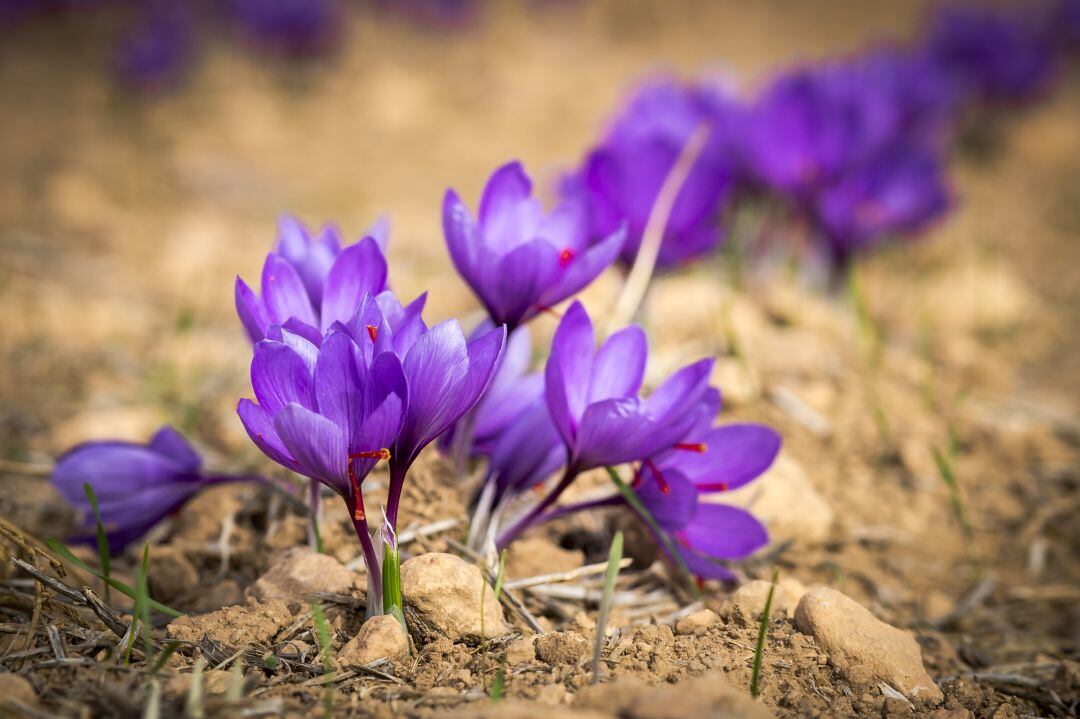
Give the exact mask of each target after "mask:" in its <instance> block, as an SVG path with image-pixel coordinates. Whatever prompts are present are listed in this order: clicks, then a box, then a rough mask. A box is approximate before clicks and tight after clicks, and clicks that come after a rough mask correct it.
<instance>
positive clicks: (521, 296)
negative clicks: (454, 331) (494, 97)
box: [443, 162, 624, 332]
mask: <svg viewBox="0 0 1080 719" xmlns="http://www.w3.org/2000/svg"><path fill="white" fill-rule="evenodd" d="M443 232H444V234H445V236H446V245H447V248H448V249H449V251H450V257H451V259H452V260H453V262H454V267H456V268H457V271H458V273H459V274H460V275H461V276H462V278H463V279H464V280H465V281H466V282H467V283H468V284H469V287H470V288H471V289H472V291H473V293H474V294H475V295H476V297H477V299H479V300H480V302H481V303H482V304H483V305H484V308H485V309H486V310H487V313H488V316H489V317H490V319H491V321H492V322H493V323H494V324H496V325H506V326H507V331H508V332H513V331H514V329H515V328H517V327H518V326H519V325H520V324H522V323H523V322H526V321H527V320H529V319H530V318H532V317H533V316H535V315H536V314H538V313H539V312H542V311H544V310H545V309H547V308H550V307H553V306H554V305H556V304H558V303H560V302H562V301H563V300H565V299H567V298H569V297H570V296H572V295H574V294H576V293H577V292H579V291H580V290H582V289H583V288H584V287H585V286H586V285H588V284H589V283H590V282H592V281H593V280H594V279H596V277H597V275H599V274H600V273H601V272H603V271H604V269H605V268H607V267H608V266H609V265H611V263H612V262H614V261H615V258H616V257H617V256H618V253H619V250H620V249H621V247H622V244H623V238H624V234H623V233H622V232H621V231H620V230H619V228H618V227H617V226H616V227H613V228H612V230H611V232H610V233H609V234H608V235H607V236H606V237H604V238H602V239H600V240H599V241H598V242H596V243H595V244H593V245H591V246H590V244H589V238H588V236H587V227H586V215H585V210H584V207H583V206H582V205H581V203H579V202H576V201H568V202H563V203H562V204H560V205H559V206H558V207H556V208H555V210H554V211H552V212H551V213H550V214H545V213H544V211H543V209H542V208H541V206H540V202H539V200H537V199H536V198H534V197H532V182H531V181H530V180H529V177H528V175H526V174H525V170H524V168H523V167H522V166H521V163H518V162H511V163H509V164H507V165H503V166H502V167H500V168H499V169H497V170H496V171H495V172H494V174H492V176H491V178H490V179H489V180H488V183H487V185H486V186H485V188H484V193H483V196H482V197H481V199H480V211H479V215H478V217H477V218H474V217H473V216H472V215H471V214H470V213H469V211H468V209H467V208H466V207H465V205H464V203H463V202H462V201H461V198H460V197H458V194H457V193H456V192H454V191H453V190H447V192H446V198H445V200H444V202H443Z"/></svg>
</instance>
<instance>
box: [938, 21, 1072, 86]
mask: <svg viewBox="0 0 1080 719" xmlns="http://www.w3.org/2000/svg"><path fill="white" fill-rule="evenodd" d="M1021 12H1023V14H1021ZM924 52H925V53H926V54H927V55H928V57H929V58H930V59H931V61H932V62H933V63H934V64H935V66H936V67H937V68H938V72H939V73H941V74H942V75H943V76H944V77H946V78H948V79H949V80H950V81H951V82H952V83H953V84H954V87H955V91H956V92H957V93H958V94H959V95H960V96H961V97H970V98H971V99H974V100H983V101H1006V102H1013V101H1021V102H1022V101H1026V100H1030V99H1032V98H1034V97H1036V96H1038V95H1039V94H1040V93H1041V92H1043V91H1044V90H1045V89H1046V88H1047V86H1048V85H1049V84H1050V82H1051V80H1052V79H1053V76H1054V73H1055V71H1056V69H1057V68H1056V64H1055V57H1054V53H1053V43H1052V39H1051V37H1050V36H1049V34H1048V33H1047V32H1046V28H1045V26H1044V24H1043V23H1041V22H1040V21H1039V17H1038V13H1034V14H1032V13H1028V12H1026V11H1010V10H994V9H991V8H987V7H984V6H978V5H953V6H947V7H943V8H941V9H939V11H938V12H937V14H936V15H935V16H934V17H933V18H932V19H931V22H930V27H929V29H928V31H927V39H926V44H925V48H924Z"/></svg>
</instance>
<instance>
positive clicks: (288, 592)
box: [251, 547, 356, 601]
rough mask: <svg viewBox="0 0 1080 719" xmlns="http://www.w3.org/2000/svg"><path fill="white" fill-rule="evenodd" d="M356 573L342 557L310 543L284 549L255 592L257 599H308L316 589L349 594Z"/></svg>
mask: <svg viewBox="0 0 1080 719" xmlns="http://www.w3.org/2000/svg"><path fill="white" fill-rule="evenodd" d="M355 578H356V575H354V574H353V573H352V572H350V571H349V570H348V569H346V568H345V565H343V564H342V563H341V562H339V561H338V560H336V559H334V558H333V557H331V556H329V555H327V554H319V553H318V552H316V551H315V550H313V549H310V548H308V547H294V548H293V549H290V550H288V551H287V552H284V553H283V554H282V555H281V556H280V557H278V559H277V561H275V562H274V563H273V564H272V565H271V566H270V569H268V570H267V571H266V573H265V574H263V575H262V576H261V577H259V578H258V579H257V580H255V584H254V585H252V587H251V595H252V596H253V597H255V598H256V599H260V600H262V601H267V600H270V599H284V600H287V601H304V600H305V599H306V597H307V596H308V595H310V594H314V593H315V592H327V593H329V594H348V593H349V592H351V591H352V589H353V586H354V580H355Z"/></svg>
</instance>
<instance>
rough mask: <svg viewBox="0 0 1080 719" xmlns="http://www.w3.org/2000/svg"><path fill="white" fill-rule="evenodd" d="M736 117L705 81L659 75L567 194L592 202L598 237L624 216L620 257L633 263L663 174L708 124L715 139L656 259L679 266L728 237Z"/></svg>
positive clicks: (570, 181) (569, 181)
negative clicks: (724, 224)
mask: <svg viewBox="0 0 1080 719" xmlns="http://www.w3.org/2000/svg"><path fill="white" fill-rule="evenodd" d="M736 117H737V111H736V109H735V104H734V102H733V101H731V100H729V99H728V98H727V97H726V96H725V95H724V93H723V92H722V91H721V90H720V89H718V88H717V87H715V86H714V85H711V84H708V83H705V82H703V83H699V84H689V83H682V82H679V81H677V80H674V79H671V78H659V79H655V80H652V81H650V82H648V83H646V84H644V85H643V86H641V87H640V88H639V89H638V90H637V91H636V92H635V93H634V94H633V95H632V96H631V98H630V99H629V101H628V102H627V103H626V106H625V108H624V109H623V110H622V111H621V112H620V113H619V115H618V116H617V117H616V118H615V120H614V121H613V122H612V124H611V126H610V128H609V129H608V131H607V133H606V135H605V137H604V138H603V140H602V141H601V142H600V143H599V144H598V145H597V147H595V148H594V149H593V150H592V151H591V152H590V153H589V154H588V156H587V157H586V158H585V160H584V162H583V163H582V166H581V167H580V168H579V169H578V170H577V171H575V172H574V173H573V174H572V175H570V176H569V177H567V178H566V179H565V180H564V182H563V186H562V192H563V195H564V196H565V197H568V198H576V199H580V200H583V201H584V202H585V203H586V206H587V207H588V211H589V218H590V219H589V224H590V235H591V239H592V241H600V239H601V238H604V237H607V236H609V235H610V234H611V233H612V232H614V231H615V230H616V229H617V228H619V227H620V226H622V225H623V224H624V223H625V225H626V227H627V240H626V243H625V245H624V246H623V248H622V255H621V258H622V261H623V262H624V263H626V264H628V265H629V264H632V263H633V261H634V258H635V257H636V256H637V253H638V249H639V248H640V247H641V240H642V236H643V234H644V232H645V226H646V224H647V223H648V219H649V215H650V213H651V212H652V208H653V205H654V204H655V202H656V198H657V195H658V194H659V193H660V188H661V186H662V185H663V183H664V180H665V179H666V178H667V175H668V173H669V172H671V169H672V167H674V165H675V162H676V160H677V159H678V157H679V155H680V153H681V152H682V150H683V147H684V146H685V145H686V144H687V142H688V141H689V139H690V137H691V136H692V135H693V133H694V132H695V130H697V128H698V127H700V126H705V127H707V128H708V130H709V133H710V134H709V138H708V140H707V143H706V146H705V149H704V151H703V152H702V154H701V156H700V157H699V158H698V159H697V161H696V162H695V163H694V166H693V169H692V170H691V172H690V174H689V176H688V177H687V179H686V182H685V183H684V184H683V186H682V188H681V189H680V190H679V193H678V196H677V197H676V200H675V204H674V206H673V207H672V211H671V216H670V217H669V219H668V223H667V225H666V226H665V228H664V235H663V239H662V243H661V246H660V252H659V255H658V256H657V266H659V267H671V266H674V265H678V264H681V263H683V262H685V261H687V260H689V259H691V258H694V257H697V256H699V255H702V254H704V253H706V252H708V251H709V250H711V249H713V248H714V247H716V246H717V245H718V244H719V243H720V241H721V240H722V239H723V231H722V229H721V225H720V221H721V214H722V213H723V211H724V209H725V207H726V205H727V203H728V201H729V200H730V198H731V196H732V193H733V189H734V182H735V172H734V170H735V168H734V163H733V159H732V158H733V156H732V142H733V139H734V138H733V134H732V131H733V128H734V127H735V118H736Z"/></svg>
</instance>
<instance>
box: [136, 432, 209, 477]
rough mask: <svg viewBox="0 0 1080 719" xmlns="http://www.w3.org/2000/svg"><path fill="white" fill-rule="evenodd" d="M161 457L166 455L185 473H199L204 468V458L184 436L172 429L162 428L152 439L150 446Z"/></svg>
mask: <svg viewBox="0 0 1080 719" xmlns="http://www.w3.org/2000/svg"><path fill="white" fill-rule="evenodd" d="M148 446H149V447H150V449H152V450H154V451H155V452H157V453H158V454H160V455H164V456H165V457H168V458H169V459H171V460H173V461H174V462H176V464H177V465H178V466H179V467H180V468H181V469H182V470H184V471H185V472H198V471H199V467H201V466H202V458H201V457H199V454H198V453H197V452H196V451H195V449H194V448H193V447H192V446H191V444H189V443H188V441H187V440H186V439H184V436H183V435H181V434H180V433H179V432H177V431H176V430H175V429H173V428H172V427H168V426H166V427H162V428H161V429H159V430H158V431H157V432H155V433H154V436H153V437H151V438H150V443H149V445H148Z"/></svg>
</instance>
